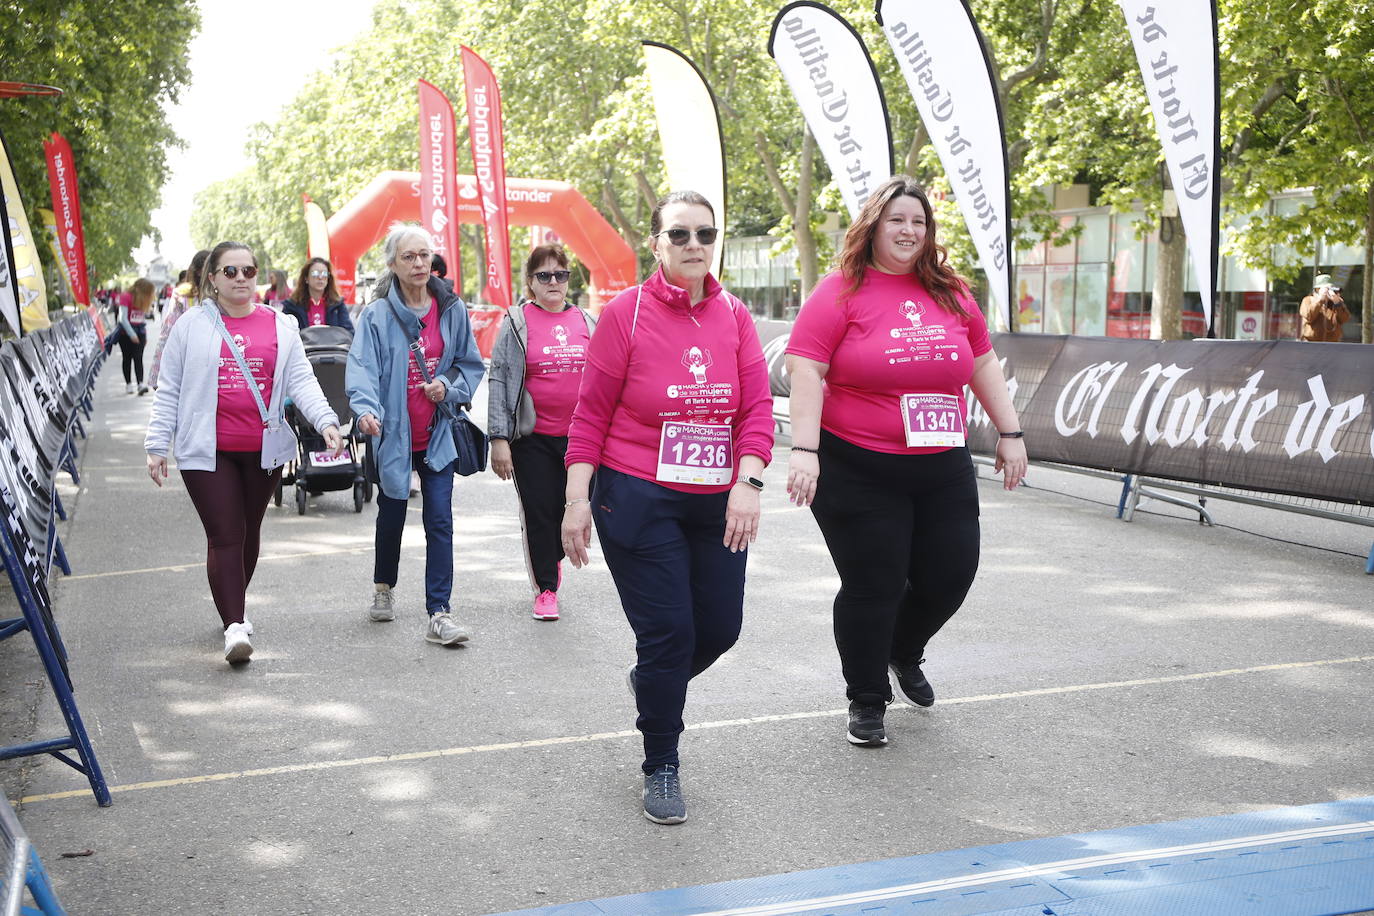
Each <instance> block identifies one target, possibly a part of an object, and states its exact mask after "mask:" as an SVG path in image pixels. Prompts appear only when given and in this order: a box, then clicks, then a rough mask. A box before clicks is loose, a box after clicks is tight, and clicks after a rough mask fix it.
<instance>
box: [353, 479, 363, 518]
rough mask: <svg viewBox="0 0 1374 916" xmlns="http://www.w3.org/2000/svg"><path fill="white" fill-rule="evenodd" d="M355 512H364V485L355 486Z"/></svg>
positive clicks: (356, 484) (357, 484)
mask: <svg viewBox="0 0 1374 916" xmlns="http://www.w3.org/2000/svg"><path fill="white" fill-rule="evenodd" d="M353 511H354V512H361V511H363V485H362V484H360V483H355V484H354V485H353Z"/></svg>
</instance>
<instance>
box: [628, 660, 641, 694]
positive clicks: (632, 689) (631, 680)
mask: <svg viewBox="0 0 1374 916" xmlns="http://www.w3.org/2000/svg"><path fill="white" fill-rule="evenodd" d="M625 686H626V687H629V688H630V696H632V697H637V696H639V691H638V690H637V689H636V685H635V666H634V665H631V666H630V670H629V671H626V672H625Z"/></svg>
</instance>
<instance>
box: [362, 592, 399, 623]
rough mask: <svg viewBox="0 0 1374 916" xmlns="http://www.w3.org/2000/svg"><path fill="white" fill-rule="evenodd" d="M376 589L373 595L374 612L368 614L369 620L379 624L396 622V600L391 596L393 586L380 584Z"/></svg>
mask: <svg viewBox="0 0 1374 916" xmlns="http://www.w3.org/2000/svg"><path fill="white" fill-rule="evenodd" d="M376 589H377V590H376V591H375V592H373V593H372V610H370V611H368V612H367V616H368V618H369V619H371V620H375V621H377V622H378V623H385V622H386V621H388V620H395V619H396V610H395V608H394V607H393V606H392V605H393V603H394V601H395V599H394V598H392V596H391V586H389V585H382V584H380V583H379V584H378V585H377V586H376Z"/></svg>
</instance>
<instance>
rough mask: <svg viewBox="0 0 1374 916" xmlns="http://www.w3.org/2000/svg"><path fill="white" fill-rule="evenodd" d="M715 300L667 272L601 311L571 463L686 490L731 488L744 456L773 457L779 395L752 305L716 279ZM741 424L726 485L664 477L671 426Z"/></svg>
mask: <svg viewBox="0 0 1374 916" xmlns="http://www.w3.org/2000/svg"><path fill="white" fill-rule="evenodd" d="M705 293H706V295H705V297H704V298H703V299H702V300H701V301H700V302H698V303H697V304H696V305H692V304H691V298H690V296H689V295H688V293H687V291H686V290H684V289H681V288H679V287H676V286H673V285H672V284H671V283H669V282H668V281H667V279H665V278H664V276H663V272H662V270H659V271H658V272H657V273H655V274H654V275H653V276H652V277H650V278H649V279H648V280H646V281H644V283H643V284H642V286H640V287H635V288H632V289H627V290H625V291H624V292H622V293H621V294H620V295H618V296H616V297H615V298H614V299H612V300H611V301H610V302H609V303H608V304H607V305H606V307H605V309H604V310H603V311H602V313H601V317H600V318H599V320H598V322H597V326H596V333H595V334H593V335H592V339H591V346H590V347H589V348H588V352H587V365H586V368H585V369H584V370H583V373H582V385H581V388H580V389H579V391H578V396H577V407H576V408H575V409H574V411H573V419H572V426H571V428H570V429H569V431H568V451H567V457H566V459H565V462H566V464H567V465H568V466H572V465H574V464H578V463H582V462H586V463H589V464H593V465H603V464H604V465H605V466H607V467H609V468H613V469H615V470H617V471H620V472H622V473H625V474H630V475H632V476H634V477H639V478H642V479H644V480H652V481H655V482H657V483H659V484H660V485H661V486H664V487H668V488H669V489H673V490H678V491H681V492H685V493H719V492H723V491H725V490H728V489H729V488H730V487H731V486H732V485H733V484H734V482H735V479H736V478H737V477H738V475H739V460H740V458H741V457H743V456H745V455H755V456H757V457H759V458H760V459H762V460H763V462H764V463H765V464H766V463H767V462H768V461H769V460H770V459H771V458H772V455H773V395H772V392H771V391H770V390H769V387H768V367H767V364H766V363H765V361H764V357H763V348H762V347H761V346H760V345H759V335H758V331H757V330H756V329H755V327H754V322H753V319H752V318H751V317H750V315H749V309H748V308H746V307H745V305H744V303H743V302H741V301H740V300H739V299H737V298H736V297H735V296H732V295H731V294H730V293H728V292H726V291H725V289H724V288H723V287H722V286H721V285H720V284H719V283H718V282H716V279H715V278H714V277H712V276H709V275H708V276H707V277H706V288H705ZM672 422H691V423H706V424H725V425H728V426H730V428H731V445H732V450H733V458H734V460H733V470H732V473H731V477H730V482H729V483H726V484H719V485H701V484H685V483H672V482H666V481H662V480H658V479H657V475H658V468H659V456H660V444H661V442H662V436H663V426H664V424H665V423H672Z"/></svg>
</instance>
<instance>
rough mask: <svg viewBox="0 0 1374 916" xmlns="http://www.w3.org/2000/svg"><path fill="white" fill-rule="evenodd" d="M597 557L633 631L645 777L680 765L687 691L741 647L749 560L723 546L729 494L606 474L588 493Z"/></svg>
mask: <svg viewBox="0 0 1374 916" xmlns="http://www.w3.org/2000/svg"><path fill="white" fill-rule="evenodd" d="M591 495H592V519H593V520H594V521H595V522H596V532H597V534H598V535H599V536H600V538H601V553H602V554H603V555H604V556H605V557H606V566H607V568H609V569H610V571H611V578H612V579H614V580H615V587H616V591H617V592H619V593H620V604H621V607H623V608H624V610H625V617H626V618H627V619H628V620H629V621H630V627H631V629H633V630H634V631H635V653H636V655H635V657H636V662H635V704H636V706H637V707H638V709H639V718H638V719H637V720H636V721H635V726H636V727H637V728H638V729H639V731H640V734H642V735H643V736H644V763H643V764H642V766H643V769H644V772H645V773H652V772H653V771H654V770H656V769H658V768H659V767H661V766H663V765H664V764H673V765H677V763H678V753H677V745H678V736H679V735H681V734H682V728H683V725H682V709H683V707H684V706H685V705H686V703H687V682H688V681H690V680H691V679H692V678H694V677H696V676H697V675H698V674H700V673H701V672H703V671H705V670H706V669H707V668H709V667H711V665H712V663H714V662H715V660H716V659H718V658H720V657H721V655H723V654H725V650H727V649H729V648H730V647H731V646H733V645H734V644H735V640H737V639H739V631H740V625H741V624H742V622H743V620H744V568H745V564H746V563H747V562H748V558H749V552H748V551H747V550H741V551H740V552H739V553H731V552H730V550H729V548H727V547H726V546H725V545H724V540H725V504H726V502H727V500H728V499H729V498H730V495H729V494H728V493H682V492H679V491H677V490H670V489H668V488H667V487H661V486H659V485H658V484H656V483H654V482H653V481H652V480H642V479H640V478H638V477H632V476H631V475H629V474H622V473H620V472H619V471H615V470H612V469H611V468H608V467H601V468H599V469H598V470H597V472H596V478H595V480H594V482H593V484H592V494H591Z"/></svg>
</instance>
